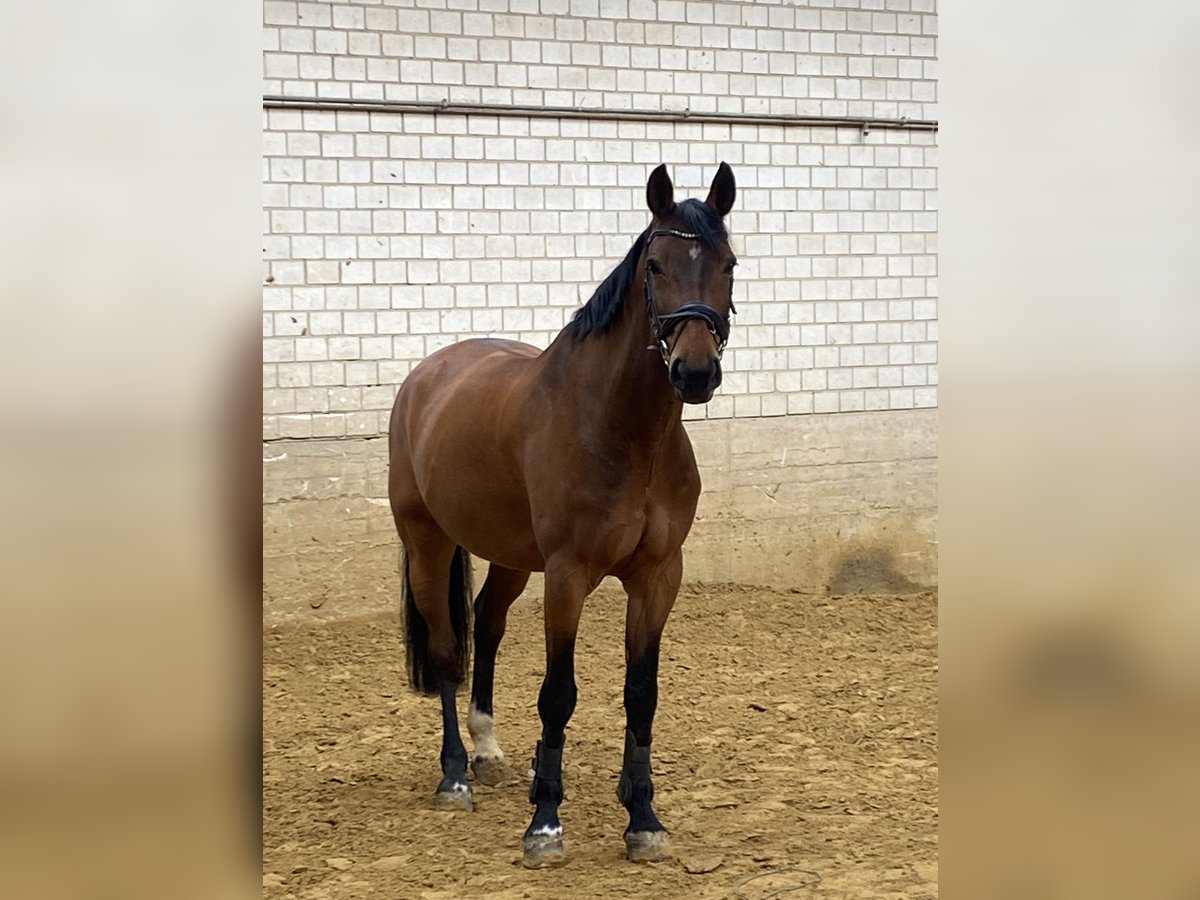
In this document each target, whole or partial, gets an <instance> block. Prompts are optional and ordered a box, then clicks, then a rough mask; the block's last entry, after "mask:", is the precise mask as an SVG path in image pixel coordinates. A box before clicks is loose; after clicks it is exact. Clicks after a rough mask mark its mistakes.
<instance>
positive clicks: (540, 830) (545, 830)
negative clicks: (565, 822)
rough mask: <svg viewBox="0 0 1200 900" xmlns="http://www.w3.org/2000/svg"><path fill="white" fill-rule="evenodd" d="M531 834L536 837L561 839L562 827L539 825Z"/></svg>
mask: <svg viewBox="0 0 1200 900" xmlns="http://www.w3.org/2000/svg"><path fill="white" fill-rule="evenodd" d="M533 834H534V835H535V836H537V837H562V826H561V825H540V826H538V827H537V828H535V829H533Z"/></svg>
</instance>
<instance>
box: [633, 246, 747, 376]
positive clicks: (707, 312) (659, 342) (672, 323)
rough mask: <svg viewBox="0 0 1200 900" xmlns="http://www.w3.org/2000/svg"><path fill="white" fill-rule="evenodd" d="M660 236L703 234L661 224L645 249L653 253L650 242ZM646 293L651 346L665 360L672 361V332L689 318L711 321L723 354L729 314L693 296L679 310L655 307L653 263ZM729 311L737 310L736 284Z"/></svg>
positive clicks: (727, 338) (648, 267)
mask: <svg viewBox="0 0 1200 900" xmlns="http://www.w3.org/2000/svg"><path fill="white" fill-rule="evenodd" d="M660 236H665V237H675V238H681V239H682V240H685V241H697V240H699V239H700V235H698V234H688V233H687V232H685V231H674V230H672V229H669V228H657V229H655V230H654V231H651V232H650V235H649V236H648V237H647V238H646V249H645V250H644V251H643V252H644V253H649V252H650V242H651V241H653V240H654V239H655V238H656V237H660ZM644 293H645V294H646V309H647V310H648V311H649V313H650V330H651V332H652V333H653V334H654V343H653V344H651V345H650V346H649V347H647V348H646V349H647V350H654V349H655V348H657V349H658V351H659V353H661V354H662V358H663V362H664V363H666V364H667V365H670V362H671V360H670V356H671V351H670V348H668V347H667V339H668V338H669V337H670V336H671V332H673V331H674V330H675V329H676V328H678V327H679V326H680V325H682V324H683V323H684V322H686V321H688V320H689V319H703V320H704V322H705V324H706V325H708V330H709V331H710V332H712V336H713V337H714V338H716V339H717V358H718V359H720V358H721V354H722V353H724V352H725V344H726V342H727V341H728V340H729V319H728V318H727V317H725V316H722V315H721V314H720V313H718V312H717V311H716V310H715V309H713V308H712V307H711V306H709V305H708V304H707V303H701V302H700V301H698V300H689V301H688V302H687V303H685V304H683V305H682V306H680V307H679V308H678V309H677V310H675V312H672V313H667V314H666V315H665V316H660V315H659V314H658V310H657V309H655V307H656V306H657V304H656V303H655V302H654V281H653V279H652V278H651V275H650V266H649V265H647V266H646V279H645V288H644ZM729 312H730V313H736V312H737V310H736V309H734V307H733V295H732V288H731V289H730V297H729Z"/></svg>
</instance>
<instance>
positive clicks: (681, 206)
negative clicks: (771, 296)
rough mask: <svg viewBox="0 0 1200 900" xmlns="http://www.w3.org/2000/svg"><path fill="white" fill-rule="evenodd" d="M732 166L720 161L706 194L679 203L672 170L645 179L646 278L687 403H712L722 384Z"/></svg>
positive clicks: (662, 345) (659, 331) (670, 368)
mask: <svg viewBox="0 0 1200 900" xmlns="http://www.w3.org/2000/svg"><path fill="white" fill-rule="evenodd" d="M736 191H737V189H736V186H735V185H734V181H733V171H732V170H731V169H730V168H729V166H728V165H726V164H725V163H721V166H720V168H718V169H717V174H716V177H714V178H713V182H712V187H711V188H710V189H709V192H708V199H707V200H705V201H704V202H703V203H701V202H700V201H699V200H684V201H682V202H680V203H676V202H675V199H674V192H675V189H674V187H673V186H672V184H671V178H670V176H669V175H667V167H666V166H665V165H661V166H659V167H658V168H657V169H655V170H654V171H653V172H652V173H651V175H650V180H649V182H647V184H646V203H647V205H648V206H649V207H650V212H651V213H653V215H654V220H653V221H652V222H651V224H650V231H649V234H648V236H647V239H646V248H645V251H644V253H643V257H642V271H641V273H639V274H640V277H641V278H642V279H643V282H642V283H643V285H644V286H645V293H646V304H647V306H648V308H649V311H650V320H651V328H652V329H653V331H654V334H653V339H654V341H655V343H656V344H657V345H658V348H659V350H660V351H661V353H662V357H663V361H664V362H665V363H666V364H667V372H668V374H669V377H670V379H671V385H672V386H673V387H674V388H675V393H676V395H678V397H679V399H680V400H682V401H683V402H684V403H707V402H708V401H709V400H710V399H711V398H712V395H713V391H715V390H716V389H717V386H718V385H720V383H721V353H722V351H723V350H724V349H725V341H726V340H727V339H728V337H729V316H730V313H732V312H733V267H734V266H736V265H737V258H736V257H735V256H734V255H733V251H732V250H731V249H730V248H729V236H728V234H727V233H726V231H725V225H724V222H723V219H724V218H725V216H726V214H727V213H728V212H729V210H730V209H731V208H732V207H733V199H734V195H735V194H736Z"/></svg>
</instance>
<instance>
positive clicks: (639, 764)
mask: <svg viewBox="0 0 1200 900" xmlns="http://www.w3.org/2000/svg"><path fill="white" fill-rule="evenodd" d="M635 784H651V781H650V745H649V744H647V745H646V746H645V747H639V746H638V744H637V741H636V740H634V737H633V732H632V731H630V730H629V729H628V728H626V729H625V761H624V762H623V763H622V764H621V780H620V781H619V782H618V783H617V799H619V800H620V801H621V802H622V803H628V802H629V798H630V797H632V796H633V787H634V785H635Z"/></svg>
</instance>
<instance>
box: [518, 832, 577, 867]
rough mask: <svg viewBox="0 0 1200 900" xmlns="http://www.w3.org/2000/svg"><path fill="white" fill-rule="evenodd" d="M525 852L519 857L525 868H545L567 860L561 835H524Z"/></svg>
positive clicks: (558, 864) (559, 864) (561, 863)
mask: <svg viewBox="0 0 1200 900" xmlns="http://www.w3.org/2000/svg"><path fill="white" fill-rule="evenodd" d="M523 843H524V845H525V854H524V856H522V857H521V865H523V866H524V867H525V868H527V869H545V868H550V867H553V866H561V865H563V864H565V863H566V861H567V853H566V851H565V850H564V849H563V841H562V835H561V834H559V835H548V834H539V835H534V836H532V837H526V838H525V839H524V841H523Z"/></svg>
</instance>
